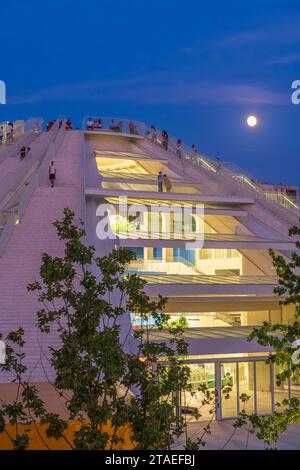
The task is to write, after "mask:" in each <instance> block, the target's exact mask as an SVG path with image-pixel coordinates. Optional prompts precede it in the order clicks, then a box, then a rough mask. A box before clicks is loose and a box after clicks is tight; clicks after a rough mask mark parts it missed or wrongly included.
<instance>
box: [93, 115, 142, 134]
mask: <svg viewBox="0 0 300 470" xmlns="http://www.w3.org/2000/svg"><path fill="white" fill-rule="evenodd" d="M123 127H124V126H123V121H121V120H119V121H116V120H115V119H114V118H112V119H111V121H110V124H109V126H108V130H110V131H113V132H123ZM102 129H103V122H102V119H101V118H94V119H93V118H91V117H89V118H88V120H87V121H86V130H87V131H97V130H102ZM128 129H129V133H130V134H138V131H137V126H136V123H135V122H134V121H130V122H129V123H128Z"/></svg>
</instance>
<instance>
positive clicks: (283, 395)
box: [273, 364, 289, 411]
mask: <svg viewBox="0 0 300 470" xmlns="http://www.w3.org/2000/svg"><path fill="white" fill-rule="evenodd" d="M273 371H274V372H273V375H274V405H275V408H277V409H278V410H279V411H280V410H281V409H283V408H284V407H283V406H282V401H283V400H286V399H288V398H289V385H288V380H285V381H284V382H279V380H278V379H277V375H278V374H279V373H280V371H281V369H280V366H278V365H277V364H274V366H273ZM277 403H280V404H281V406H278V405H276V404H277Z"/></svg>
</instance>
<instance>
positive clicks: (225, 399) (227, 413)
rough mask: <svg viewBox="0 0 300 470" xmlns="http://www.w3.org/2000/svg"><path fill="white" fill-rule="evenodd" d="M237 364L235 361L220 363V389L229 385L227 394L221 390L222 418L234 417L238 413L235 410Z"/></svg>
mask: <svg viewBox="0 0 300 470" xmlns="http://www.w3.org/2000/svg"><path fill="white" fill-rule="evenodd" d="M236 372H237V364H236V363H235V362H228V363H226V362H224V363H223V364H221V385H222V389H223V391H224V389H225V388H226V387H230V388H231V391H229V394H228V396H226V395H224V393H223V391H222V418H234V417H235V416H237V414H238V410H237V393H238V392H237V381H236Z"/></svg>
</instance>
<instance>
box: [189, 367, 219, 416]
mask: <svg viewBox="0 0 300 470" xmlns="http://www.w3.org/2000/svg"><path fill="white" fill-rule="evenodd" d="M189 368H190V379H189V383H190V385H191V391H190V392H187V391H183V392H182V393H181V413H182V414H184V415H185V416H186V418H187V421H194V420H195V419H194V418H193V416H192V413H193V411H195V410H197V411H198V412H199V413H200V415H201V418H200V419H201V420H205V421H208V420H210V419H211V418H212V416H213V418H214V419H215V407H214V400H212V401H211V402H208V401H209V400H207V396H206V394H205V393H203V391H202V390H201V385H205V387H206V388H207V390H208V391H209V392H211V394H210V395H211V397H212V398H213V397H214V394H215V388H216V378H215V364H214V363H204V364H189Z"/></svg>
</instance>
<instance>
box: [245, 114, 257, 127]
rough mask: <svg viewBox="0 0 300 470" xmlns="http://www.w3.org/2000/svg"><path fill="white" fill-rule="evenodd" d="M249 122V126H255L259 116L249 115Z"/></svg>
mask: <svg viewBox="0 0 300 470" xmlns="http://www.w3.org/2000/svg"><path fill="white" fill-rule="evenodd" d="M247 124H248V126H249V127H255V126H256V125H257V117H256V116H248V117H247Z"/></svg>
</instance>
